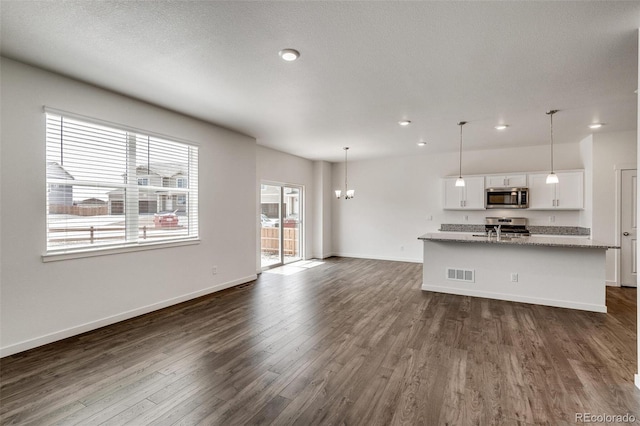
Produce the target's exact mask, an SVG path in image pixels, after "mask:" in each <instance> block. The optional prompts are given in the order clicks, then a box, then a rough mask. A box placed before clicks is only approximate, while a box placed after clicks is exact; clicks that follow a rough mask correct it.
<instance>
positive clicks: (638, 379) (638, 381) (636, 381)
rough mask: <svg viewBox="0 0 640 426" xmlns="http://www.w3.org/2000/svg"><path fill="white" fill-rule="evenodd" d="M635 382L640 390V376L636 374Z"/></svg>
mask: <svg viewBox="0 0 640 426" xmlns="http://www.w3.org/2000/svg"><path fill="white" fill-rule="evenodd" d="M634 382H635V384H636V387H637V388H638V389H640V374H636V375H635V377H634Z"/></svg>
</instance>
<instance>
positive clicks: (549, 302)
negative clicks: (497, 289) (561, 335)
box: [422, 283, 607, 313]
mask: <svg viewBox="0 0 640 426" xmlns="http://www.w3.org/2000/svg"><path fill="white" fill-rule="evenodd" d="M422 290H424V291H435V292H436V293H449V294H457V295H460V296H472V297H484V298H487V299H498V300H508V301H510V302H521V303H532V304H536V305H545V306H554V307H556V308H570V309H579V310H581V311H590V312H602V313H606V312H607V306H606V305H593V304H590V303H580V302H571V301H567V300H556V299H544V298H540V297H527V296H518V295H513V294H504V293H492V292H487V291H477V290H467V289H462V288H452V287H442V286H437V285H429V284H424V283H422Z"/></svg>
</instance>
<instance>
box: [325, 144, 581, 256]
mask: <svg viewBox="0 0 640 426" xmlns="http://www.w3.org/2000/svg"><path fill="white" fill-rule="evenodd" d="M554 161H555V168H556V170H567V169H581V168H583V167H584V164H583V160H582V158H581V155H580V144H579V143H578V142H576V143H564V144H557V145H555V155H554ZM548 167H549V148H548V146H536V147H524V148H509V149H494V150H481V151H472V152H465V153H464V154H463V165H462V172H463V175H466V174H484V173H503V172H504V173H507V172H519V171H524V172H533V171H547V170H548ZM348 173H349V187H350V188H352V189H355V191H356V193H355V198H354V199H352V200H344V199H341V200H335V199H334V200H333V218H332V220H333V251H334V254H336V255H341V256H351V257H366V258H373V259H389V260H404V261H412V262H421V261H422V244H421V243H420V242H419V241H418V240H417V238H418V236H420V235H422V234H424V233H426V232H434V231H437V230H438V228H439V227H440V224H442V223H470V224H483V223H484V218H485V216H489V215H495V216H501V215H503V216H524V217H528V218H529V219H530V221H529V222H530V224H532V225H548V224H549V216H550V215H553V216H554V217H555V222H554V223H553V225H564V226H579V225H580V218H581V213H580V212H576V211H565V212H560V211H558V212H553V213H550V212H540V211H526V212H525V211H518V212H513V211H503V210H494V211H492V212H491V213H490V214H488V213H487V211H484V210H482V211H464V212H462V211H444V210H443V209H442V200H443V194H442V182H441V178H442V177H444V176H450V175H457V173H458V154H457V153H444V154H442V153H439V154H435V153H430V152H429V148H428V146H427V147H424V148H423V150H422V151H420V154H416V155H415V156H411V157H396V158H386V159H379V160H368V161H356V162H353V161H350V162H349V170H348ZM341 182H344V167H343V164H338V163H336V164H334V165H333V186H335V187H336V188H339V187H342V186H344V184H342V183H341ZM429 217H431V220H429V219H428V218H429ZM465 218H467V219H468V220H465Z"/></svg>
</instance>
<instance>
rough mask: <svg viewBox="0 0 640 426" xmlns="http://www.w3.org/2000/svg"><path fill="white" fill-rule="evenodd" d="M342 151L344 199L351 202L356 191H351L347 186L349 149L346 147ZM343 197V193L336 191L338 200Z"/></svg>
mask: <svg viewBox="0 0 640 426" xmlns="http://www.w3.org/2000/svg"><path fill="white" fill-rule="evenodd" d="M342 149H344V199H345V200H350V199H351V198H353V197H354V195H355V192H356V191H355V190H353V189H349V186H348V185H347V151H349V147H348V146H345V147H344V148H342ZM341 195H342V191H341V190H339V189H336V198H340V196H341Z"/></svg>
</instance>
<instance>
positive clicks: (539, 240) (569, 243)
mask: <svg viewBox="0 0 640 426" xmlns="http://www.w3.org/2000/svg"><path fill="white" fill-rule="evenodd" d="M418 239H419V240H429V241H444V242H458V243H484V244H504V245H520V246H546V247H567V248H594V249H619V248H620V246H613V245H609V244H606V243H601V242H598V241H594V240H590V239H587V238H562V237H542V236H538V235H532V236H530V237H524V236H523V237H515V238H508V237H504V236H503V237H501V239H500V241H497V239H496V237H495V236H492V237H491V238H488V237H487V236H485V235H481V236H477V235H469V234H461V233H459V232H433V233H429V234H424V235H422V236H420V237H418Z"/></svg>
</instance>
